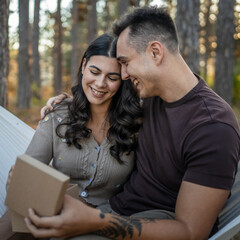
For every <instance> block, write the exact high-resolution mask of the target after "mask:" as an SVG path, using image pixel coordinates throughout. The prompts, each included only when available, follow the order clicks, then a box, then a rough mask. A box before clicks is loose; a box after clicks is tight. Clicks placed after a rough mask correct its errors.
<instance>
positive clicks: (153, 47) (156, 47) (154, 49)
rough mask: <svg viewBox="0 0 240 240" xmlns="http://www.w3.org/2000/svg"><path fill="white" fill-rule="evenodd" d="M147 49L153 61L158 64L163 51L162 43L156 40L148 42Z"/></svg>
mask: <svg viewBox="0 0 240 240" xmlns="http://www.w3.org/2000/svg"><path fill="white" fill-rule="evenodd" d="M148 50H149V52H150V54H151V56H152V59H153V61H154V62H155V63H156V64H157V65H158V64H160V63H161V62H162V59H163V53H164V49H163V45H162V44H161V43H160V42H158V41H154V42H151V43H150V44H149V46H148Z"/></svg>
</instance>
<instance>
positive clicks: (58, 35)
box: [0, 0, 240, 128]
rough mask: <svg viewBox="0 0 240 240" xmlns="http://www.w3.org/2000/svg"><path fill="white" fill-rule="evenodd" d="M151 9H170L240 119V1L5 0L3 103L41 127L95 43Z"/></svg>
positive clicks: (194, 62) (188, 47)
mask: <svg viewBox="0 0 240 240" xmlns="http://www.w3.org/2000/svg"><path fill="white" fill-rule="evenodd" d="M144 5H147V6H154V5H157V6H166V7H168V8H169V11H170V13H171V15H172V17H173V18H174V19H175V22H176V26H177V29H178V33H179V39H180V50H181V53H182V55H183V57H184V59H185V60H186V62H187V63H188V64H189V66H190V68H191V69H192V70H193V72H195V73H198V74H200V75H201V76H202V77H203V78H204V79H205V80H206V82H207V83H208V84H209V85H210V86H211V87H212V88H213V89H214V90H215V91H216V92H217V93H218V94H219V95H220V96H222V97H223V98H224V99H225V100H226V101H227V102H228V103H229V104H230V105H231V106H232V107H233V109H234V111H235V113H236V115H237V117H238V119H239V120H240V0H119V1H117V0H108V1H107V0H0V105H2V106H4V107H5V108H7V109H8V110H9V111H11V112H12V113H13V114H15V115H16V116H17V117H19V118H20V119H22V120H23V121H24V122H26V123H27V124H28V125H30V126H31V127H33V128H36V126H37V123H38V121H39V119H40V109H41V107H42V106H44V105H45V103H46V101H47V100H48V99H49V98H50V97H51V96H54V95H56V94H59V93H60V92H62V91H65V92H68V93H70V88H71V86H72V85H73V84H74V82H75V81H76V74H77V70H78V67H79V62H80V59H81V55H82V53H83V52H84V50H85V49H86V47H87V46H88V44H89V43H90V42H91V41H92V40H93V39H94V38H96V37H97V36H98V35H100V34H102V33H104V32H107V31H110V30H111V26H112V23H113V22H114V20H116V19H117V18H119V17H120V16H121V15H122V14H124V13H125V12H126V11H128V10H130V9H131V8H133V7H137V6H144ZM173 70H174V66H173Z"/></svg>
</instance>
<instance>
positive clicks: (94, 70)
mask: <svg viewBox="0 0 240 240" xmlns="http://www.w3.org/2000/svg"><path fill="white" fill-rule="evenodd" d="M82 74H83V78H82V87H83V91H84V93H85V95H86V97H87V99H88V101H89V103H90V104H91V106H93V105H98V106H105V107H106V109H108V107H109V104H110V102H111V100H112V97H113V96H114V95H115V93H116V92H117V91H118V89H119V87H120V85H121V75H120V65H119V63H118V61H117V60H116V59H115V58H109V57H105V56H92V57H91V58H90V59H89V61H88V62H87V64H86V59H84V61H83V65H82Z"/></svg>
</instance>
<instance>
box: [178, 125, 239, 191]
mask: <svg viewBox="0 0 240 240" xmlns="http://www.w3.org/2000/svg"><path fill="white" fill-rule="evenodd" d="M239 152H240V139H239V136H238V134H237V133H236V131H235V130H234V129H233V128H232V127H231V126H229V125H227V124H224V123H212V124H205V125H202V126H200V127H197V128H196V129H195V130H194V131H192V132H191V133H190V134H189V135H188V137H187V138H186V140H185V142H184V145H183V158H184V163H185V167H186V172H185V175H184V177H183V180H184V181H189V182H192V183H196V184H200V185H204V186H208V187H214V188H220V189H226V190H231V187H232V185H233V183H234V180H235V175H236V172H237V166H238V161H239Z"/></svg>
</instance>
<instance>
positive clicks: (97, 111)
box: [87, 106, 109, 145]
mask: <svg viewBox="0 0 240 240" xmlns="http://www.w3.org/2000/svg"><path fill="white" fill-rule="evenodd" d="M107 114H108V112H107V111H106V109H103V108H101V107H100V106H97V107H91V117H90V119H89V121H88V123H87V127H88V128H90V129H91V130H92V135H93V137H94V139H95V140H96V141H97V143H98V144H99V145H101V143H102V142H103V140H104V139H105V138H106V136H107V131H108V129H109V122H108V120H107Z"/></svg>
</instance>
